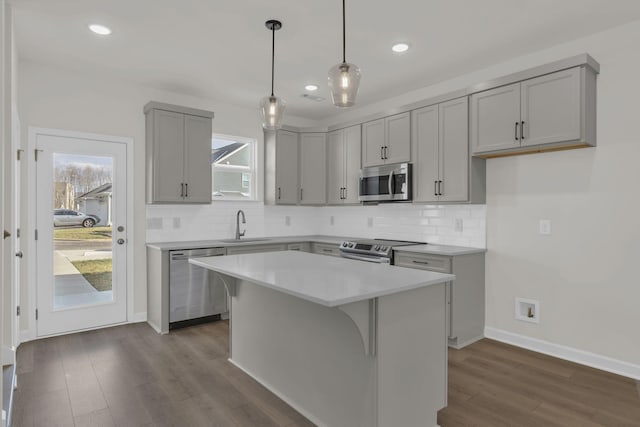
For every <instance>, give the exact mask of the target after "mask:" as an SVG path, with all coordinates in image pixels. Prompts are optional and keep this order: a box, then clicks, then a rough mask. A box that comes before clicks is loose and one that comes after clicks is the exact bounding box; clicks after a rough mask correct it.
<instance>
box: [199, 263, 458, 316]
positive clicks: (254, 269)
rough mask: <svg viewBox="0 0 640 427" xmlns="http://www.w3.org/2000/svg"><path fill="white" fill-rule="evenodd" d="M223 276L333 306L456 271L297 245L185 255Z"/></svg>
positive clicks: (425, 282)
mask: <svg viewBox="0 0 640 427" xmlns="http://www.w3.org/2000/svg"><path fill="white" fill-rule="evenodd" d="M189 262H190V263H192V264H194V265H197V266H200V267H204V268H207V269H210V270H213V271H216V272H218V273H221V274H223V275H226V276H230V277H233V278H236V279H240V280H245V281H249V282H253V283H255V284H258V285H261V286H264V287H267V288H270V289H273V290H276V291H279V292H282V293H285V294H289V295H292V296H295V297H298V298H301V299H303V300H306V301H310V302H313V303H316V304H320V305H323V306H326V307H337V306H340V305H345V304H350V303H354V302H359V301H365V300H368V299H371V298H377V297H382V296H386V295H391V294H395V293H398V292H403V291H408V290H412V289H418V288H421V287H424V286H430V285H436V284H440V283H445V282H449V281H453V280H454V279H455V275H453V274H444V273H436V272H431V271H423V270H416V269H410V268H404V267H395V266H392V265H388V264H376V263H368V262H362V261H356V260H350V259H345V258H336V257H327V256H322V255H317V254H310V253H305V252H297V251H284V252H265V253H254V254H242V255H228V256H224V257H210V258H197V259H190V260H189Z"/></svg>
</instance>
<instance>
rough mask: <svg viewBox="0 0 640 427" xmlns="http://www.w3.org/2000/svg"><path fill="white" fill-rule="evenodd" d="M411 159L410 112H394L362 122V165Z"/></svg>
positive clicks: (375, 164)
mask: <svg viewBox="0 0 640 427" xmlns="http://www.w3.org/2000/svg"><path fill="white" fill-rule="evenodd" d="M410 159H411V114H410V113H409V112H407V113H402V114H396V115H393V116H389V117H384V118H382V119H378V120H374V121H371V122H367V123H363V124H362V166H363V167H366V166H377V165H383V164H387V163H401V162H408V161H409V160H410Z"/></svg>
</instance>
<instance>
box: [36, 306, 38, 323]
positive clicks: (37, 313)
mask: <svg viewBox="0 0 640 427" xmlns="http://www.w3.org/2000/svg"><path fill="white" fill-rule="evenodd" d="M36 320H38V309H37V308H36Z"/></svg>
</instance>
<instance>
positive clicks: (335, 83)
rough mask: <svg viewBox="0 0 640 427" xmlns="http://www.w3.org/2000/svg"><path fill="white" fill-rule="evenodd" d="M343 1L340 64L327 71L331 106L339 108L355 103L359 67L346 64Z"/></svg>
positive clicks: (358, 82) (345, 30)
mask: <svg viewBox="0 0 640 427" xmlns="http://www.w3.org/2000/svg"><path fill="white" fill-rule="evenodd" d="M346 27H347V25H346V19H345V0H342V63H340V64H336V65H334V66H333V67H331V69H330V70H329V90H331V98H332V100H333V105H335V106H336V107H339V108H345V107H351V106H353V105H355V103H356V95H357V94H358V87H359V86H360V76H361V73H360V67H358V66H357V65H355V64H349V63H348V62H347V59H346V58H347V53H346V52H347V35H346V34H347V29H346Z"/></svg>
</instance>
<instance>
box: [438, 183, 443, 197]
mask: <svg viewBox="0 0 640 427" xmlns="http://www.w3.org/2000/svg"><path fill="white" fill-rule="evenodd" d="M438 196H442V181H438Z"/></svg>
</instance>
